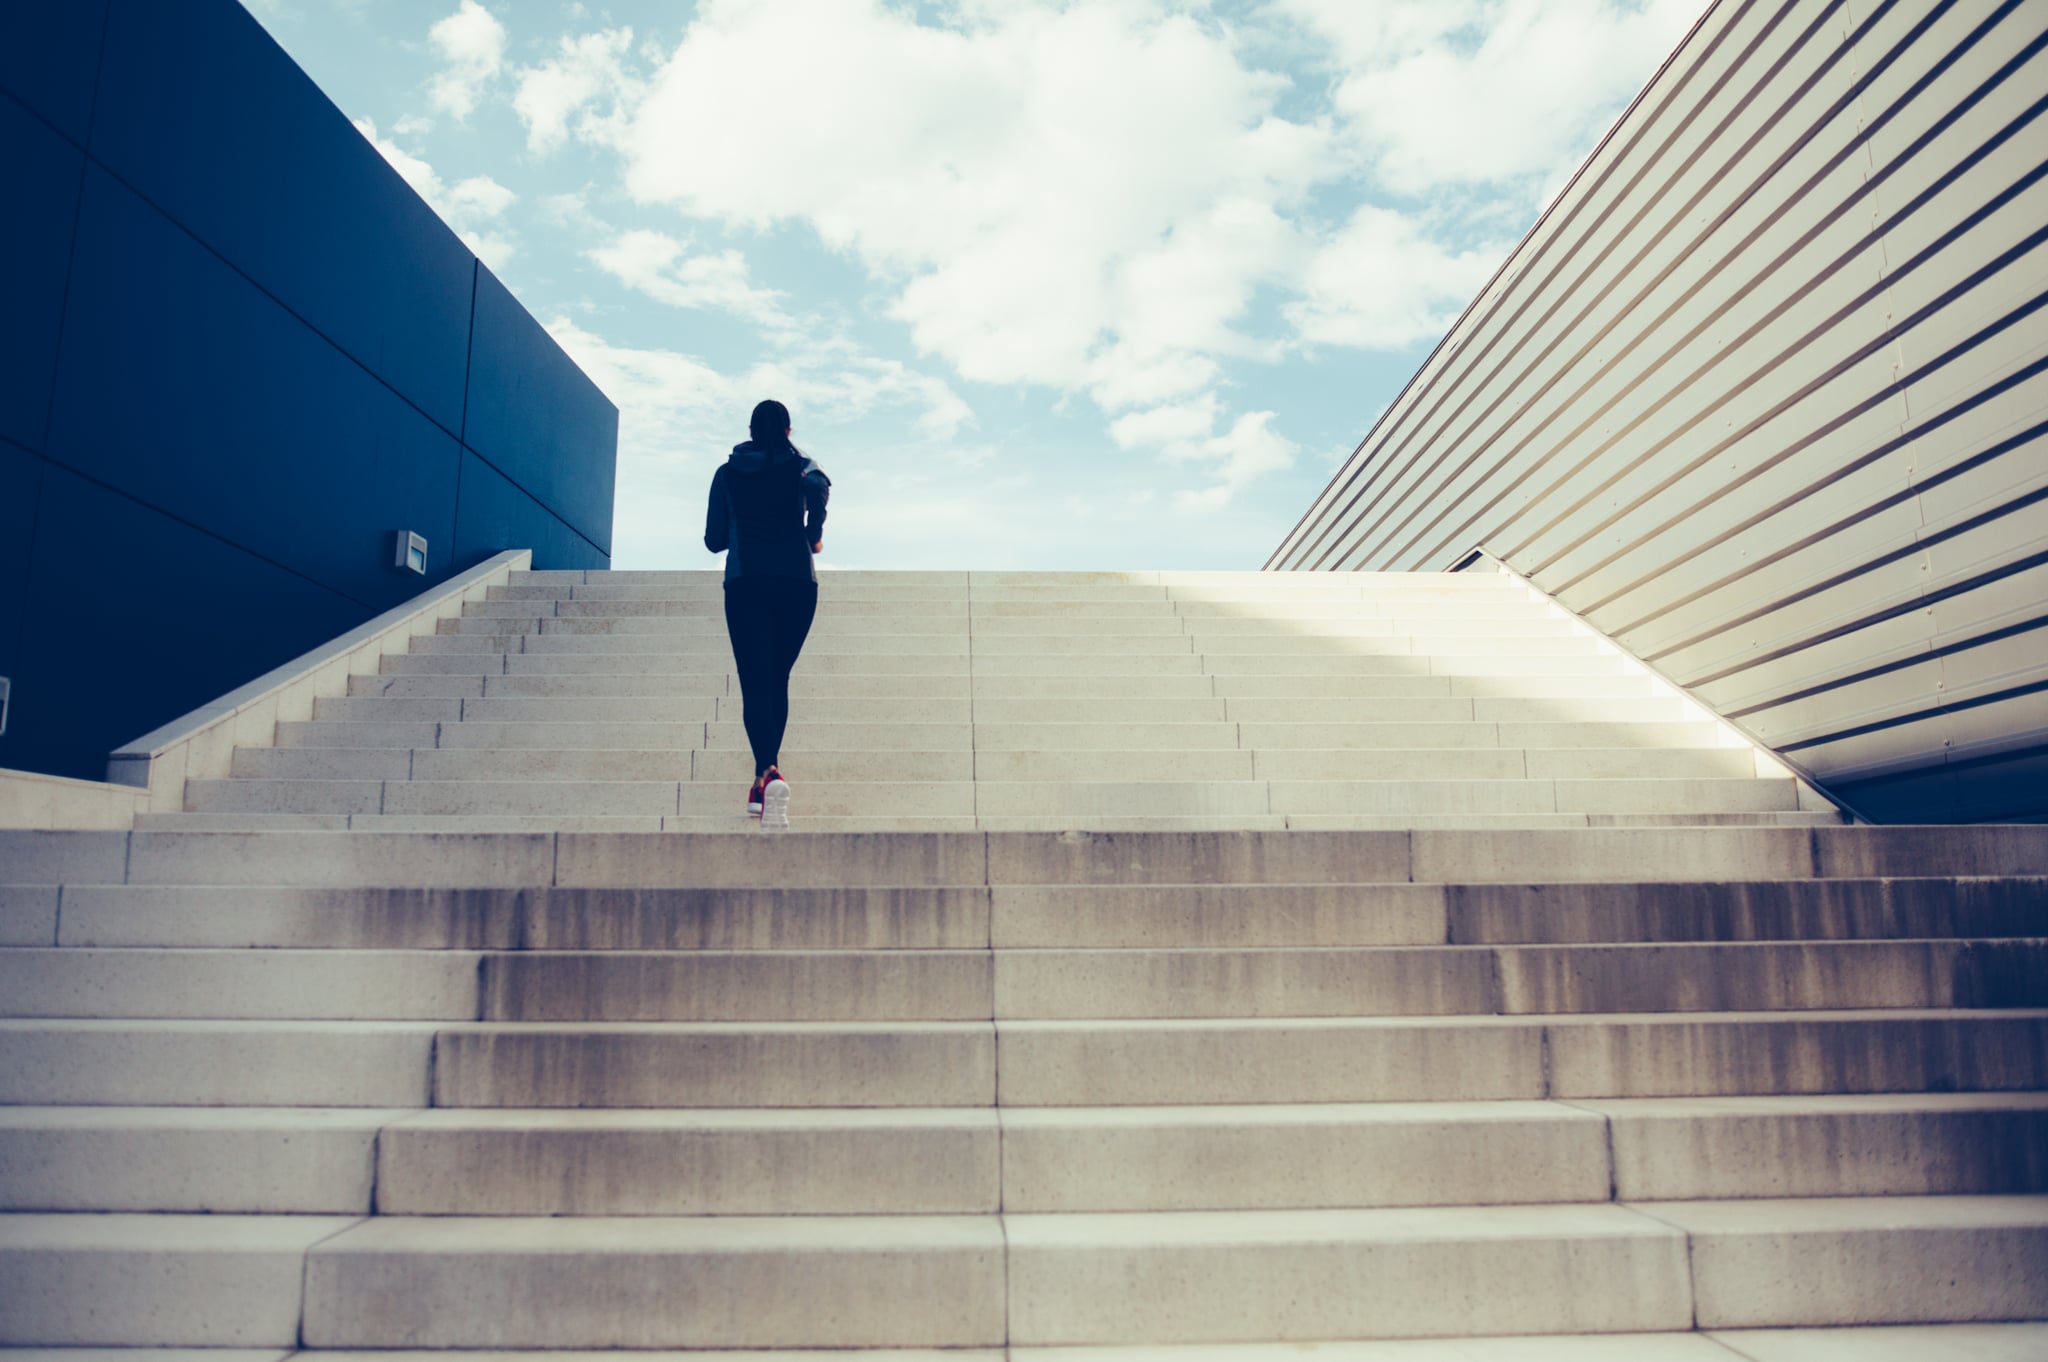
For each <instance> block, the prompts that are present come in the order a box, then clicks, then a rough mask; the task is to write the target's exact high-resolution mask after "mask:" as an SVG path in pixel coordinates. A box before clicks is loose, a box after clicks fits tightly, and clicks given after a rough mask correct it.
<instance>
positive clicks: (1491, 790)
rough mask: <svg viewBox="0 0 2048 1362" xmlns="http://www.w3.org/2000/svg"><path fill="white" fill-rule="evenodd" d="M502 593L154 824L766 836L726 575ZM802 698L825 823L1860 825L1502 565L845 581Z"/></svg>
mask: <svg viewBox="0 0 2048 1362" xmlns="http://www.w3.org/2000/svg"><path fill="white" fill-rule="evenodd" d="M1155 579H1156V580H1155ZM491 595H492V599H490V600H485V601H476V602H471V603H470V604H469V605H468V606H467V607H466V609H465V611H464V614H463V615H462V617H461V618H460V619H451V620H446V621H444V622H443V628H444V630H446V632H444V633H442V634H439V635H435V636H432V637H426V638H419V639H415V640H414V644H413V651H412V653H411V654H410V655H409V656H399V657H391V658H386V659H385V661H384V670H383V671H382V673H380V674H378V675H370V676H358V677H355V678H353V679H352V681H351V682H350V686H349V694H348V695H347V696H336V697H333V698H330V699H324V700H322V701H321V702H320V703H319V705H318V706H317V708H316V710H315V714H314V717H313V719H312V720H311V721H310V722H292V723H286V724H282V725H280V727H279V732H278V734H277V743H276V745H275V746H274V747H261V748H252V749H249V750H245V751H243V752H241V753H240V754H239V755H238V758H237V761H236V766H235V771H234V775H233V778H231V779H225V780H202V781H193V782H191V785H190V787H189V789H188V792H187V803H186V810H187V811H186V812H185V813H183V814H158V815H151V816H148V818H147V821H146V823H145V826H149V827H154V828H186V829H194V828H204V827H213V828H226V827H249V828H259V827H260V828H277V827H285V826H290V827H298V828H342V827H349V828H357V829H372V828H383V829H387V830H414V831H418V830H429V829H433V830H441V829H449V828H458V827H465V828H472V829H479V828H484V827H489V828H492V829H498V830H505V831H513V830H527V829H534V828H540V829H562V828H574V829H578V830H585V831H599V830H602V831H650V832H651V831H662V830H666V831H718V830H726V829H733V828H737V827H743V826H745V825H746V823H745V810H744V807H743V805H744V800H743V799H742V798H741V796H742V795H743V794H744V792H745V787H746V785H747V782H748V780H749V779H750V778H751V776H752V774H753V764H752V761H751V759H750V757H749V754H748V752H747V743H746V735H745V732H744V730H743V729H742V728H741V725H740V696H739V689H738V683H737V681H736V680H735V678H734V677H733V675H732V654H731V650H730V648H729V647H728V645H727V642H726V637H725V621H724V617H723V615H722V613H721V610H722V599H723V597H722V589H721V586H720V583H719V579H718V577H717V575H716V574H714V573H708V572H707V573H632V572H612V573H599V572H593V573H590V574H588V578H587V580H586V574H584V573H581V572H529V573H520V574H515V577H514V580H513V581H512V582H511V583H510V584H508V585H506V586H503V587H498V588H494V589H493V590H492V593H491ZM792 696H793V699H792V710H793V719H792V726H791V729H790V733H789V737H788V741H787V743H786V744H785V746H784V749H783V758H784V760H783V767H784V769H785V771H786V772H787V773H788V774H789V776H790V777H791V779H792V780H793V781H794V782H795V783H796V786H797V796H796V804H795V810H796V812H797V814H798V816H799V817H800V819H801V821H802V825H803V826H804V827H806V828H809V829H812V830H818V831H838V830H852V829H858V830H863V831H883V830H889V831H955V830H963V831H964V830H972V829H976V828H980V829H985V830H993V829H1005V830H1017V829H1029V828H1075V827H1091V828H1112V827H1114V828H1129V829H1146V828H1151V829H1164V828H1177V829H1183V830H1185V829H1190V828H1198V827H1214V828H1232V829H1252V828H1260V829H1266V828H1270V829H1279V828H1303V829H1307V828H1339V827H1341V828H1370V827H1395V828H1407V827H1417V826H1430V825H1433V824H1439V823H1447V822H1454V823H1456V824H1458V825H1461V826H1471V825H1473V824H1474V823H1475V822H1484V821H1489V820H1491V821H1506V822H1511V823H1513V824H1515V825H1517V826H1581V827H1583V826H1587V825H1588V824H1594V823H1603V824H1605V823H1655V822H1679V823H1686V824H1698V823H1701V822H1723V821H1732V822H1742V823H1810V822H1839V821H1840V815H1839V814H1838V813H1837V812H1836V811H1835V810H1834V808H1833V806H1832V805H1830V804H1828V803H1827V802H1826V801H1825V800H1821V799H1819V798H1818V797H1817V796H1815V795H1813V794H1812V792H1811V791H1805V792H1803V793H1802V791H1801V789H1800V788H1799V784H1798V782H1797V781H1796V780H1795V779H1794V778H1793V777H1792V776H1791V775H1790V774H1789V773H1788V772H1786V771H1785V770H1783V769H1782V768H1781V767H1779V766H1777V764H1776V763H1775V762H1774V761H1772V760H1770V759H1769V758H1768V757H1764V758H1761V759H1760V758H1759V756H1758V754H1757V753H1756V752H1755V751H1754V750H1753V749H1752V748H1751V747H1750V746H1749V745H1748V744H1746V743H1744V742H1742V741H1741V740H1740V739H1739V738H1738V737H1736V736H1735V735H1733V734H1732V733H1731V732H1729V731H1728V730H1727V729H1726V728H1725V727H1724V726H1722V725H1720V724H1718V723H1716V722H1714V721H1713V720H1712V718H1711V716H1709V715H1707V714H1706V713H1705V712H1704V711H1703V710H1701V709H1699V708H1698V707H1697V706H1695V705H1693V704H1691V703H1690V702H1689V701H1687V700H1686V699H1684V698H1683V697H1682V696H1681V695H1679V694H1678V693H1676V692H1675V691H1673V690H1671V689H1670V688H1669V687H1667V686H1664V685H1663V684H1662V683H1661V682H1659V681H1657V680H1656V679H1655V678H1653V677H1651V676H1650V675H1649V674H1648V673H1646V672H1644V671H1643V670H1642V668H1641V667H1640V666H1638V665H1637V664H1635V663H1634V662H1633V661H1632V660H1630V659H1628V658H1625V657H1623V656H1622V655H1621V654H1620V653H1618V652H1617V651H1616V650H1615V649H1614V648H1613V647H1612V646H1611V645H1609V644H1608V643H1607V642H1606V641H1605V640H1603V639H1600V638H1599V637H1598V636H1596V635H1594V634H1593V633H1592V632H1591V631H1589V630H1587V629H1585V628H1584V627H1583V626H1581V625H1579V624H1578V623H1577V622H1575V621H1574V620H1572V619H1571V618H1570V617H1569V616H1567V615H1565V614H1564V613H1563V612H1561V611H1559V610H1558V609H1557V608H1556V607H1555V606H1553V605H1551V604H1550V603H1549V602H1548V601H1547V600H1545V599H1544V598H1542V597H1540V596H1538V595H1536V594H1535V593H1534V592H1532V591H1531V590H1530V589H1529V588H1528V587H1526V586H1524V585H1523V584H1521V583H1520V582H1519V581H1518V580H1516V579H1514V578H1512V577H1509V576H1505V575H1502V574H1497V573H1473V574H1456V575H1452V574H1441V573H1429V574H1375V575H1369V576H1368V575H1358V574H1346V575H1341V576H1340V575H1334V574H1317V575H1308V574H1300V575H1281V574H1270V573H1182V574H1173V573H1156V574H1154V573H1122V574H1110V573H1104V574H1079V573H1074V574H1060V573H1047V574H1037V573H964V572H959V573H830V574H827V575H826V578H825V582H824V584H823V587H822V590H821V605H820V611H819V619H818V622H817V625H816V627H815V628H814V630H813V632H812V635H811V638H810V641H809V643H808V645H807V646H806V648H805V651H804V655H803V658H802V660H801V661H800V662H799V664H798V667H797V671H796V675H795V677H794V679H793V681H792ZM480 820H482V821H480Z"/></svg>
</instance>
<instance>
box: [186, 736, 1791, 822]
mask: <svg viewBox="0 0 2048 1362" xmlns="http://www.w3.org/2000/svg"><path fill="white" fill-rule="evenodd" d="M1447 755H1448V754H1447ZM999 757H1000V754H998V757H992V758H985V759H984V758H978V759H977V760H978V763H979V762H980V761H982V760H987V761H989V762H990V763H991V765H990V767H989V771H988V772H987V773H984V774H982V775H981V777H980V779H979V780H971V779H963V780H958V781H952V782H941V781H930V780H920V779H917V778H915V777H914V776H912V775H909V774H907V771H908V768H907V767H902V768H899V769H898V770H896V771H891V770H890V769H889V768H887V767H886V766H882V769H881V770H880V771H878V772H873V773H874V774H880V775H885V776H887V775H895V776H896V777H897V778H895V779H879V780H856V781H831V780H808V779H805V773H804V771H803V770H802V769H801V768H800V766H799V765H798V764H796V763H795V762H794V761H792V762H791V764H790V771H789V774H790V776H791V778H792V782H793V783H796V784H798V785H800V797H799V801H798V803H797V804H796V805H795V806H794V812H795V813H796V814H797V815H799V816H805V817H809V816H821V817H864V816H875V817H892V816H927V817H929V816H945V817H973V816H975V815H976V814H982V815H987V816H991V817H1003V816H1016V815H1021V816H1034V815H1035V816H1061V817H1064V816H1069V815H1072V816H1084V817H1085V816H1108V817H1118V816H1124V817H1146V816H1174V815H1212V816H1226V817H1235V816H1240V815H1261V814H1282V815H1286V814H1333V815H1349V814H1366V815H1385V816H1389V817H1396V816H1407V815H1409V814H1415V813H1420V814H1446V815H1462V814H1545V813H1553V812H1562V813H1612V814H1640V813H1657V812H1664V813H1672V814H1694V813H1748V812H1762V811H1769V810H1796V809H1797V808H1798V807H1799V801H1798V791H1797V789H1796V787H1795V784H1794V782H1793V781H1791V780H1790V779H1747V780H1745V779H1734V778H1715V777H1709V778H1702V779H1678V778H1673V779H1654V778H1653V779H1640V780H1638V779H1623V778H1606V779H1521V780H1517V779H1510V778H1505V777H1500V778H1494V779H1462V780H1461V779H1455V778H1453V779H1444V780H1422V779H1411V780H1401V779H1394V780H1264V781H1262V780H1254V779H1249V778H1240V779H1232V778H1231V777H1232V776H1233V775H1236V774H1238V773H1239V772H1241V773H1242V775H1243V776H1244V777H1249V776H1250V775H1251V765H1252V761H1251V759H1252V754H1251V753H1248V752H1217V753H1214V754H1210V755H1209V756H1208V757H1206V758H1205V757H1204V755H1203V754H1198V753H1185V752H1166V753H1163V754H1158V755H1157V756H1154V755H1152V754H1143V760H1144V761H1146V762H1148V763H1150V764H1151V768H1152V769H1150V770H1149V771H1147V770H1142V769H1141V768H1140V766H1139V765H1138V764H1136V763H1135V762H1134V763H1129V764H1128V765H1127V767H1126V768H1123V769H1112V765H1113V764H1112V763H1106V762H1097V761H1091V760H1088V759H1084V758H1083V757H1081V756H1079V755H1073V756H1065V757H1060V756H1054V755H1051V754H1046V755H1043V756H1040V757H1037V758H1033V759H1031V760H1030V761H1025V760H1022V759H998V758H999ZM1491 759H1493V760H1496V761H1506V760H1511V758H1510V757H1505V756H1500V755H1499V754H1495V756H1494V757H1493V758H1491ZM649 760H650V761H651V760H654V759H653V758H649ZM884 760H885V759H884V758H880V757H877V758H875V762H876V764H877V765H878V766H879V765H881V764H882V763H883V761H884ZM1205 760H1206V762H1207V764H1206V765H1204V764H1203V763H1204V761H1205ZM1444 764H1445V765H1452V766H1455V765H1456V764H1457V763H1456V762H1454V761H1448V760H1447V761H1446V762H1445V763H1444ZM1033 768H1037V769H1041V770H1046V771H1052V772H1053V773H1064V771H1067V770H1071V771H1073V772H1074V773H1075V774H1076V775H1077V776H1080V777H1081V778H1077V779H1066V780H1028V779H1021V778H1016V779H1012V778H1005V777H1006V775H1008V774H1009V773H1012V772H1014V773H1016V774H1017V775H1019V776H1021V775H1025V774H1029V773H1030V772H1031V770H1032V769H1033ZM1054 768H1060V769H1059V770H1058V771H1054ZM1084 768H1085V769H1084ZM862 774H869V773H868V772H863V773H862ZM1089 775H1094V776H1098V777H1102V778H1098V779H1087V778H1086V776H1089ZM1140 775H1143V776H1144V777H1146V778H1142V779H1141V778H1137V777H1138V776H1140ZM1190 775H1192V776H1193V777H1194V778H1192V779H1190V778H1187V777H1188V776H1190ZM1112 776H1114V777H1115V778H1110V777H1112ZM730 802H732V792H731V791H729V790H727V789H725V788H724V783H723V782H717V781H714V780H711V779H708V778H707V779H705V780H684V781H680V782H677V781H656V780H578V779H572V778H566V777H565V778H550V779H538V778H528V779H499V780H491V779H483V778H463V779H449V780H425V779H415V780H382V781H379V780H347V779H308V780H301V779H255V778H242V779H224V780H192V781H188V782H186V786H185V807H186V809H187V811H188V812H193V813H315V814H400V815H408V814H427V815H454V816H460V815H472V814H475V815H500V814H502V815H550V814H561V815H636V816H645V817H661V816H664V815H668V814H681V815H684V816H696V817H704V816H721V815H723V814H724V813H726V812H728V809H727V805H728V804H729V803H730Z"/></svg>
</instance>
